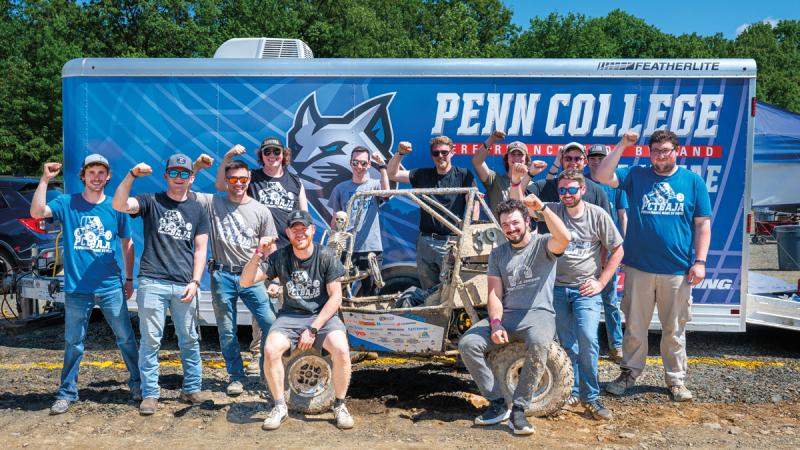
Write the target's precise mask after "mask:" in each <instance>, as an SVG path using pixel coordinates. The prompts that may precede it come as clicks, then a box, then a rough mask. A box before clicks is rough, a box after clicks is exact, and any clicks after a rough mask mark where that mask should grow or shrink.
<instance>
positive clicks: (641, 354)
mask: <svg viewBox="0 0 800 450" xmlns="http://www.w3.org/2000/svg"><path fill="white" fill-rule="evenodd" d="M638 139H639V135H638V133H636V132H634V131H629V132H627V133H625V134H624V135H623V136H622V140H621V141H620V143H619V144H617V146H616V148H614V151H612V152H611V154H610V155H608V156H607V157H606V159H605V160H603V162H602V163H601V164H600V167H599V168H598V169H597V174H596V175H597V178H598V180H600V182H602V183H604V184H607V185H609V186H611V187H613V188H616V187H619V188H620V189H622V190H624V191H625V193H626V194H627V195H628V201H629V203H630V210H629V215H630V221H629V222H628V229H627V233H626V239H625V258H624V259H623V260H622V263H623V264H624V265H625V295H624V297H623V299H622V312H623V313H624V314H625V335H624V337H623V340H622V353H623V356H622V364H621V367H622V372H621V373H620V375H619V377H617V379H616V380H614V381H613V382H611V383H609V384H608V385H607V386H606V391H608V392H609V393H611V394H614V395H622V394H624V393H625V391H626V390H627V389H628V388H630V387H632V386H633V385H634V384H635V383H636V378H637V377H638V376H639V375H641V373H642V371H643V370H644V367H645V362H646V358H647V332H648V328H649V326H650V320H651V319H652V317H653V308H654V307H655V308H658V320H659V321H660V322H661V358H662V359H663V360H664V379H665V381H666V384H667V386H668V387H669V391H670V394H671V395H672V399H673V400H674V401H678V402H682V401H689V400H691V399H692V393H691V391H689V389H688V388H687V387H686V386H685V378H686V370H687V361H686V322H688V321H689V318H690V311H689V308H690V304H691V287H692V286H696V285H697V284H698V283H700V282H701V281H702V280H703V278H705V272H706V271H705V266H706V256H707V255H708V247H709V244H710V242H711V201H710V199H709V196H708V189H707V188H706V184H705V182H704V181H703V179H702V178H701V177H700V176H699V175H697V174H696V173H694V172H692V171H690V170H687V169H685V168H683V167H678V166H677V165H676V160H677V157H678V137H677V136H676V135H675V133H673V132H672V131H667V130H657V131H656V132H654V133H653V134H652V136H650V142H649V144H650V163H651V167H641V166H635V167H627V168H624V169H616V167H617V164H619V159H620V157H621V156H622V152H623V151H624V150H625V148H627V147H629V146H631V145H634V144H636V141H637V140H638ZM615 169H616V171H615Z"/></svg>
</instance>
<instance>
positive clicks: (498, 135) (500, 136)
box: [486, 130, 506, 145]
mask: <svg viewBox="0 0 800 450" xmlns="http://www.w3.org/2000/svg"><path fill="white" fill-rule="evenodd" d="M505 138H506V133H505V132H503V131H500V130H495V131H494V133H492V134H491V136H489V139H487V140H486V142H488V143H489V145H492V144H494V143H495V142H497V141H502V140H504V139H505Z"/></svg>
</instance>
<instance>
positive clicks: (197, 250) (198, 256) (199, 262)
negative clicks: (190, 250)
mask: <svg viewBox="0 0 800 450" xmlns="http://www.w3.org/2000/svg"><path fill="white" fill-rule="evenodd" d="M207 252H208V233H204V234H197V235H195V236H194V260H193V266H194V267H193V269H192V280H198V282H197V283H195V282H193V281H192V282H190V283H189V284H187V285H186V287H185V288H183V297H181V301H182V302H184V303H188V302H191V301H192V299H193V298H194V296H195V295H196V294H197V290H198V289H199V288H200V285H199V280H200V278H202V277H203V270H205V267H206V253H207Z"/></svg>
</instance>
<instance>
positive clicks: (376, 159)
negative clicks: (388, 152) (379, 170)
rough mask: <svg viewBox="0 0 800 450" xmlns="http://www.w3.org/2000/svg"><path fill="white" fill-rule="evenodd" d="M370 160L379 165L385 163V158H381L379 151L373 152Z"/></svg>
mask: <svg viewBox="0 0 800 450" xmlns="http://www.w3.org/2000/svg"><path fill="white" fill-rule="evenodd" d="M372 161H373V162H374V163H375V164H377V165H379V166H385V165H386V160H385V159H383V155H381V154H380V152H374V153H373V154H372Z"/></svg>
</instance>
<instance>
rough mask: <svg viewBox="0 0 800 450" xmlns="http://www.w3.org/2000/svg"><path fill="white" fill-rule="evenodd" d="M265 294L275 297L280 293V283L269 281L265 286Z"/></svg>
mask: <svg viewBox="0 0 800 450" xmlns="http://www.w3.org/2000/svg"><path fill="white" fill-rule="evenodd" d="M267 295H269V296H270V297H277V296H279V295H281V285H279V284H274V283H270V284H269V285H268V286H267Z"/></svg>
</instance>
